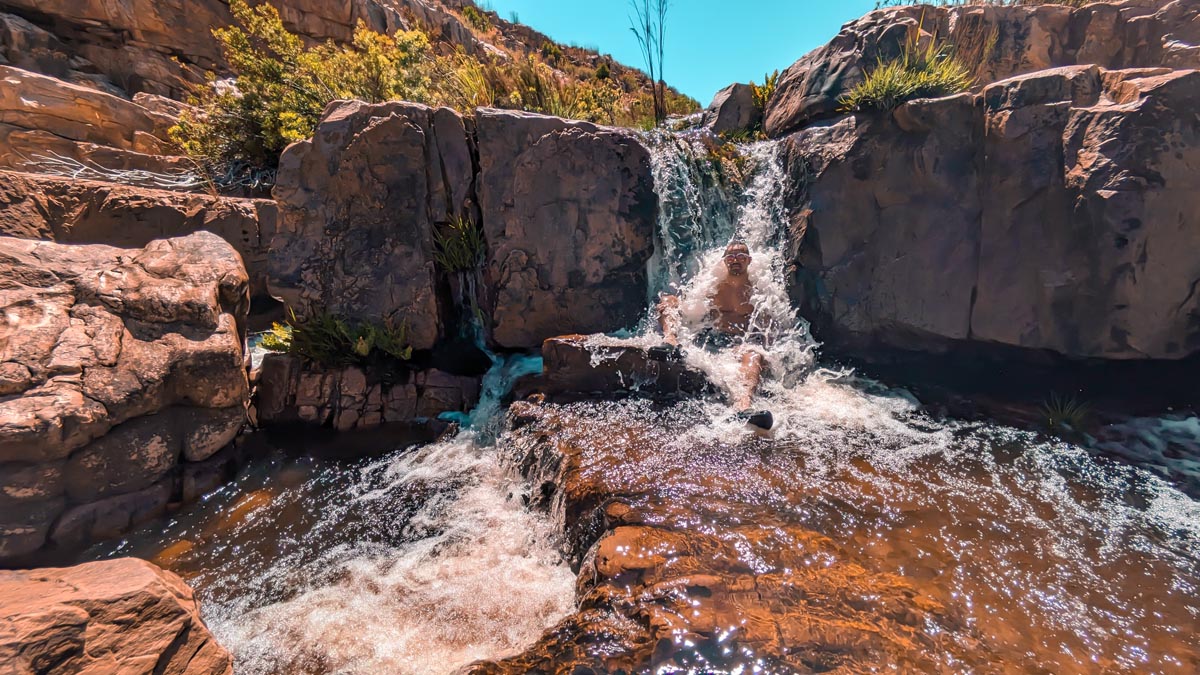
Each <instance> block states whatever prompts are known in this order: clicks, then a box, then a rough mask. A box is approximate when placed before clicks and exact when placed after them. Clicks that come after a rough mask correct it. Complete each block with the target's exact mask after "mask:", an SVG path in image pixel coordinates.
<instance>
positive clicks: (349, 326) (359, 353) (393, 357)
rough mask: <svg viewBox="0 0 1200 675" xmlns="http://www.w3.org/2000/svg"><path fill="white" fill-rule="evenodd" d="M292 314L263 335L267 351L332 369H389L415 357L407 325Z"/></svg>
mask: <svg viewBox="0 0 1200 675" xmlns="http://www.w3.org/2000/svg"><path fill="white" fill-rule="evenodd" d="M289 315H290V318H289V319H288V320H287V321H286V322H284V323H279V322H276V323H275V324H274V325H272V327H271V330H269V331H267V332H266V333H265V334H263V338H262V342H261V343H260V344H261V345H262V347H263V349H266V350H268V351H272V352H279V353H284V354H290V355H292V356H297V357H300V358H302V359H305V360H307V361H311V362H314V363H318V364H320V365H323V366H329V367H344V366H354V365H357V366H364V367H368V368H376V367H388V366H394V365H397V364H399V363H402V362H405V361H408V360H409V359H411V358H412V346H411V345H409V344H408V326H407V324H405V323H401V324H399V325H396V324H395V323H394V322H392V321H390V320H385V321H383V322H382V323H381V324H375V323H370V322H359V323H349V322H347V321H344V320H342V319H340V318H338V317H336V316H334V315H332V314H330V313H329V312H326V311H321V312H315V313H313V314H312V315H311V316H308V317H305V318H304V319H298V318H297V317H296V314H295V312H293V311H291V310H289Z"/></svg>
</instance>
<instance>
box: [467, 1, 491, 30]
mask: <svg viewBox="0 0 1200 675" xmlns="http://www.w3.org/2000/svg"><path fill="white" fill-rule="evenodd" d="M462 16H463V19H464V20H465V21H466V22H467V25H468V26H470V27H471V28H473V29H475V31H476V32H479V33H486V32H488V31H490V30H491V29H492V21H491V19H489V18H488V15H487V14H484V13H483V12H481V11H479V10H478V9H476V8H475V7H472V6H471V5H467V6H466V7H463V10H462Z"/></svg>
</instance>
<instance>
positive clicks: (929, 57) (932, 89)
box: [839, 26, 975, 112]
mask: <svg viewBox="0 0 1200 675" xmlns="http://www.w3.org/2000/svg"><path fill="white" fill-rule="evenodd" d="M920 34H921V29H920V27H919V26H918V28H917V29H916V30H915V31H912V32H910V34H909V38H908V42H907V43H906V44H905V45H904V46H903V47H902V48H901V53H900V56H899V57H897V58H894V59H891V60H883V59H880V60H879V61H878V62H877V63H876V65H875V67H874V68H873V69H871V70H870V71H868V72H867V73H866V75H865V77H864V78H863V81H862V82H860V83H859V84H858V85H857V86H855V87H854V88H853V89H851V90H850V92H849V93H848V94H846V95H845V96H843V97H842V98H841V99H840V100H839V103H840V104H841V107H842V110H843V111H845V112H854V111H866V110H879V111H882V112H889V111H891V110H894V109H896V108H897V107H898V106H899V105H900V104H902V103H904V102H906V101H911V100H913V99H917V98H935V97H940V96H949V95H951V94H957V93H959V92H963V91H966V90H968V89H970V88H971V86H972V85H974V83H975V78H974V76H973V75H972V74H971V70H972V69H971V68H969V67H967V66H966V65H964V64H963V63H962V62H961V61H960V60H959V59H958V58H957V57H956V56H955V54H954V50H953V49H952V48H951V47H950V46H949V45H945V44H940V43H939V42H938V40H937V36H933V37H931V38H929V39H928V41H927V43H926V44H925V46H923V47H922V46H921V45H920V43H919V38H920Z"/></svg>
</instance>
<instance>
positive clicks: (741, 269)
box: [725, 244, 750, 277]
mask: <svg viewBox="0 0 1200 675" xmlns="http://www.w3.org/2000/svg"><path fill="white" fill-rule="evenodd" d="M749 266H750V249H748V248H746V247H745V246H744V245H740V244H734V245H732V246H730V247H729V248H727V249H725V269H727V270H729V275H730V276H734V277H740V276H742V275H743V274H745V273H746V268H748V267H749Z"/></svg>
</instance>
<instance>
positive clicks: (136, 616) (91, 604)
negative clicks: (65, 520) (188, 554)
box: [0, 558, 233, 675]
mask: <svg viewBox="0 0 1200 675" xmlns="http://www.w3.org/2000/svg"><path fill="white" fill-rule="evenodd" d="M0 672H4V673H12V674H13V675H18V674H24V673H173V674H176V675H232V673H233V659H232V658H231V657H230V656H229V653H228V652H227V651H225V649H224V648H222V647H221V646H220V645H219V644H217V642H216V640H215V639H213V636H212V634H210V633H209V632H208V628H206V627H205V625H204V622H203V621H202V620H201V618H200V611H199V609H198V608H197V606H196V601H195V599H194V597H193V595H192V590H191V589H190V588H188V587H187V585H186V584H184V583H183V581H181V580H180V579H179V577H177V576H175V575H174V574H172V573H170V572H167V571H164V570H161V569H159V568H157V567H155V566H154V565H151V564H150V563H147V562H143V561H141V560H136V559H133V558H121V559H117V560H108V561H104V562H94V563H87V564H84V565H78V566H76V567H67V568H58V569H56V568H43V569H37V570H25V571H14V572H2V571H0Z"/></svg>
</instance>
